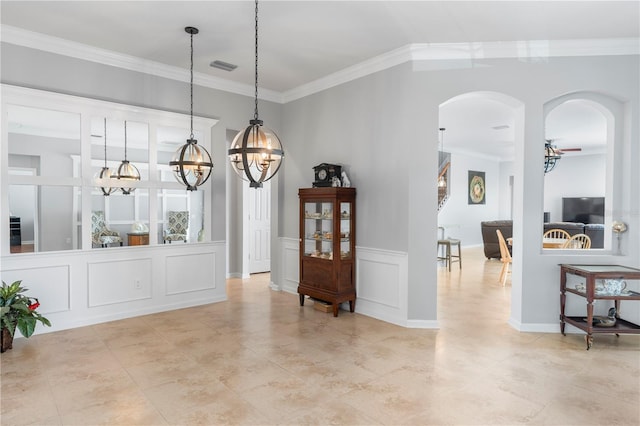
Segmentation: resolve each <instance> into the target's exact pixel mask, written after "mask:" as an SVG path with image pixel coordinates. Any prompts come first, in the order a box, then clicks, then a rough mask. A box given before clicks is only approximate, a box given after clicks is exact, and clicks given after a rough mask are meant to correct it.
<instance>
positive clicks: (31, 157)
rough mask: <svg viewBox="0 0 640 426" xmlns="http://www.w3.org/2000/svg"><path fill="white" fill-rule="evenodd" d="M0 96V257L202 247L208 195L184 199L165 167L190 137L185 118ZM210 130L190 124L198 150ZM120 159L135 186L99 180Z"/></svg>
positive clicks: (24, 94)
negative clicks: (132, 172) (135, 174)
mask: <svg viewBox="0 0 640 426" xmlns="http://www.w3.org/2000/svg"><path fill="white" fill-rule="evenodd" d="M2 93H3V97H2V104H3V105H2V106H3V111H5V114H4V117H3V122H4V123H6V125H5V126H3V128H4V130H3V139H2V141H3V149H2V150H1V151H0V152H2V156H3V157H4V158H2V164H6V166H7V167H6V170H3V171H2V181H3V183H2V192H3V193H2V199H3V200H5V202H3V203H2V204H4V205H3V207H2V209H1V213H2V223H5V224H7V226H6V228H7V229H2V231H1V232H0V235H2V236H3V237H2V245H1V247H2V255H4V254H5V253H31V252H35V253H38V252H50V251H61V250H84V249H94V250H101V249H107V248H118V247H126V246H139V245H150V244H177V243H179V244H189V243H198V242H203V241H207V240H208V238H209V232H208V229H207V224H208V223H210V221H211V212H210V211H209V209H207V208H206V206H207V205H209V204H210V202H211V194H210V192H209V191H208V190H207V187H205V188H200V189H199V190H198V191H193V192H190V191H186V189H185V188H184V186H182V185H181V184H180V183H178V182H177V181H176V180H175V178H174V177H173V174H172V173H171V170H170V168H169V166H168V164H169V161H170V160H171V157H172V156H173V153H174V152H175V151H176V149H178V148H179V147H180V146H181V145H183V144H184V143H185V141H186V139H187V138H188V137H189V135H190V132H189V126H190V122H189V116H188V115H184V114H176V113H169V112H164V111H157V110H149V109H144V108H139V107H130V106H127V105H122V104H114V103H110V102H103V101H97V100H91V99H84V98H77V97H73V96H67V95H60V94H54V93H49V92H42V91H38V90H32V89H24V88H19V87H14V86H7V85H2ZM4 120H6V121H4ZM215 123H216V120H212V119H206V118H201V117H194V122H193V124H194V136H195V137H196V139H198V143H199V144H202V145H203V146H205V147H206V148H207V149H208V150H210V144H211V127H212V126H213V125H215ZM125 129H126V130H125ZM125 159H126V160H127V161H128V162H129V163H130V164H132V165H134V166H135V167H136V168H137V170H138V171H139V174H140V180H137V181H134V182H133V183H127V184H125V183H124V182H123V181H122V180H118V179H115V178H105V177H104V176H103V178H102V179H101V178H100V172H101V170H102V169H103V167H108V168H109V169H110V171H111V173H113V174H114V175H116V174H117V170H118V168H119V167H120V165H121V163H122V162H123V160H125ZM3 169H5V167H3ZM122 188H125V189H127V190H126V191H123V190H122ZM103 189H105V190H103ZM3 228H5V226H3Z"/></svg>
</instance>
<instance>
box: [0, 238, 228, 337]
mask: <svg viewBox="0 0 640 426" xmlns="http://www.w3.org/2000/svg"><path fill="white" fill-rule="evenodd" d="M225 252H226V243H225V242H224V241H214V242H208V243H198V244H166V245H150V246H136V247H119V248H116V247H114V248H108V249H91V250H73V251H72V250H69V251H64V252H45V253H34V254H19V255H9V256H2V257H1V258H0V276H1V277H2V280H4V281H6V282H9V281H11V282H13V281H15V280H23V284H25V286H26V287H27V288H29V294H30V295H33V296H34V297H37V298H38V299H39V300H40V303H41V307H40V308H39V309H38V311H39V312H41V313H42V314H43V315H45V314H46V315H45V316H46V317H47V318H48V319H49V320H50V321H51V327H50V328H49V327H42V326H40V325H38V326H37V328H36V333H48V332H52V331H59V330H65V329H69V328H75V327H82V326H86V325H91V324H98V323H101V322H106V321H114V320H119V319H123V318H130V317H135V316H139V315H147V314H152V313H155V312H162V311H167V310H173V309H181V308H187V307H191V306H198V305H202V304H205V303H215V302H221V301H225V300H227V294H226V286H225V267H224V264H225Z"/></svg>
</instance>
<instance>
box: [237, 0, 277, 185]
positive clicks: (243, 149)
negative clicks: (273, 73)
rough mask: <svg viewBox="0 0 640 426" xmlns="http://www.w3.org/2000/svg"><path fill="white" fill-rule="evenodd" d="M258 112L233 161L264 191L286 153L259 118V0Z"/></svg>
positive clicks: (244, 132)
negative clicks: (263, 184)
mask: <svg viewBox="0 0 640 426" xmlns="http://www.w3.org/2000/svg"><path fill="white" fill-rule="evenodd" d="M255 12H256V13H255V21H256V25H255V29H256V32H255V64H256V65H255V76H256V78H255V109H254V113H253V119H252V120H249V126H248V127H247V128H246V129H244V130H242V131H240V132H239V133H238V134H237V135H236V137H235V138H234V139H233V142H232V143H231V147H230V148H229V151H228V154H229V161H230V162H231V166H232V167H233V170H235V172H236V173H237V174H238V176H240V177H241V178H242V179H244V180H246V181H249V186H250V187H251V188H262V183H263V182H266V181H268V180H269V179H271V178H272V177H274V176H275V175H276V173H278V170H279V169H280V166H281V164H282V159H283V158H284V150H283V148H282V143H281V142H280V139H279V138H278V136H277V135H276V134H275V132H274V131H273V130H271V129H269V128H267V127H264V126H263V122H262V120H260V119H259V117H258V0H256V9H255Z"/></svg>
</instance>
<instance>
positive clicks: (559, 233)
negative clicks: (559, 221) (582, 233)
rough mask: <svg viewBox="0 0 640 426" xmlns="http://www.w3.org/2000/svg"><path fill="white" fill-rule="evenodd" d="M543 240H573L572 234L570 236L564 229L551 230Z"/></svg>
mask: <svg viewBox="0 0 640 426" xmlns="http://www.w3.org/2000/svg"><path fill="white" fill-rule="evenodd" d="M542 238H561V239H564V240H568V239H569V238H571V234H569V233H568V232H567V231H565V230H564V229H558V228H554V229H549V230H548V231H547V232H545V233H544V234H543V235H542Z"/></svg>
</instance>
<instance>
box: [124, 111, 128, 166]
mask: <svg viewBox="0 0 640 426" xmlns="http://www.w3.org/2000/svg"><path fill="white" fill-rule="evenodd" d="M124 161H127V120H125V121H124Z"/></svg>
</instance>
